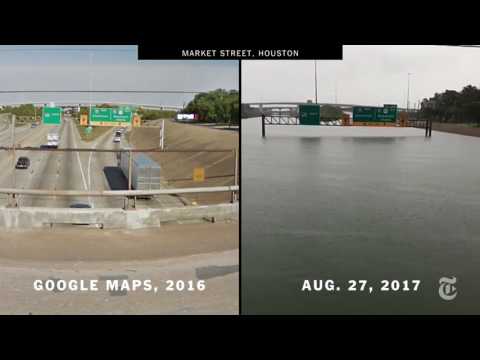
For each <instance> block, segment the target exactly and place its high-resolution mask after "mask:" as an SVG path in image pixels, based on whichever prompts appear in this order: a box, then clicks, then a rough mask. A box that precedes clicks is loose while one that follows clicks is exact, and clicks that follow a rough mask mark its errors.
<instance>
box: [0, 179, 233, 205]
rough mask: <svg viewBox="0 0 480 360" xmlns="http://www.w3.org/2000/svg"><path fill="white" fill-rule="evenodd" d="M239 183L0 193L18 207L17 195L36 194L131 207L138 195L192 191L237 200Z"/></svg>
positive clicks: (10, 190) (1, 190)
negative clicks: (118, 201)
mask: <svg viewBox="0 0 480 360" xmlns="http://www.w3.org/2000/svg"><path fill="white" fill-rule="evenodd" d="M238 191H239V186H238V185H230V186H212V187H198V188H176V189H159V190H100V191H99V190H97V191H81V190H42V189H38V190H36V189H13V188H11V189H8V188H6V189H5V188H4V189H0V194H6V195H8V197H9V201H8V203H9V205H10V206H13V207H17V206H18V204H17V201H16V196H17V195H34V196H77V197H94V196H97V197H123V198H124V199H125V207H124V208H128V207H129V200H130V199H133V201H134V202H133V207H135V206H136V204H135V203H136V199H137V197H154V196H158V195H177V194H191V193H214V192H229V193H231V201H232V202H234V201H236V200H237V192H238Z"/></svg>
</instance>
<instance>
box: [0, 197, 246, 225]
mask: <svg viewBox="0 0 480 360" xmlns="http://www.w3.org/2000/svg"><path fill="white" fill-rule="evenodd" d="M238 213H239V205H238V202H236V203H233V204H216V205H204V206H185V207H173V208H148V209H132V210H123V209H70V208H68V209H63V208H42V207H20V208H7V207H3V208H0V228H4V229H12V230H14V229H32V228H43V227H50V226H52V225H56V224H97V225H100V226H102V227H103V228H104V229H122V228H123V229H141V228H147V227H159V226H161V224H162V223H165V222H172V221H186V220H187V221H188V220H202V219H205V218H209V219H211V218H215V219H216V220H220V221H222V220H230V219H232V220H238Z"/></svg>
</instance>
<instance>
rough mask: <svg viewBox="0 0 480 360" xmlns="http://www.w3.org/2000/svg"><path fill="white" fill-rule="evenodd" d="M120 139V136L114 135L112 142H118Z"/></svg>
mask: <svg viewBox="0 0 480 360" xmlns="http://www.w3.org/2000/svg"><path fill="white" fill-rule="evenodd" d="M120 141H121V138H120V136H115V137H114V138H113V142H114V143H119V142H120Z"/></svg>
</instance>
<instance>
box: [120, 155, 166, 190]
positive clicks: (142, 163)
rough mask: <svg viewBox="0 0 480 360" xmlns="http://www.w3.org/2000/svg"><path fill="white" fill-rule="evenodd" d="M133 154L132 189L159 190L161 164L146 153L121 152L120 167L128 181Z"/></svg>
mask: <svg viewBox="0 0 480 360" xmlns="http://www.w3.org/2000/svg"><path fill="white" fill-rule="evenodd" d="M130 154H132V170H131V173H132V181H131V183H132V189H134V190H158V189H160V173H161V171H160V169H161V167H160V165H159V164H158V163H157V162H156V161H154V160H153V159H152V158H151V157H150V156H148V155H146V154H144V153H134V152H132V153H130V152H129V151H122V152H120V155H119V156H120V158H119V161H118V162H119V164H118V165H119V167H120V169H121V170H122V173H123V175H124V176H125V178H126V179H127V181H128V175H129V162H130V161H129V160H130Z"/></svg>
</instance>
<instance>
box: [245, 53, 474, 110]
mask: <svg viewBox="0 0 480 360" xmlns="http://www.w3.org/2000/svg"><path fill="white" fill-rule="evenodd" d="M479 64H480V48H458V47H447V46H426V45H368V46H367V45H355V46H344V47H343V60H335V61H333V60H328V61H325V60H318V61H317V79H318V80H317V84H318V102H330V103H335V102H337V103H343V104H358V105H372V106H382V105H383V104H398V105H399V106H400V107H406V106H407V92H408V78H409V76H408V73H410V74H411V75H410V107H413V106H414V105H415V104H416V103H418V101H421V100H422V99H423V98H429V97H432V96H433V95H434V94H435V92H438V93H440V92H443V91H445V90H446V89H449V90H457V91H460V90H461V89H462V88H463V87H464V86H466V85H469V84H471V85H474V86H477V87H480V66H479ZM314 69H315V65H314V61H313V60H311V61H298V60H296V61H279V60H276V61H260V60H251V61H244V62H242V102H246V103H248V102H271V101H279V102H280V101H285V102H287V101H291V102H297V101H298V102H304V101H306V100H308V99H311V100H313V101H315V70H314Z"/></svg>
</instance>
